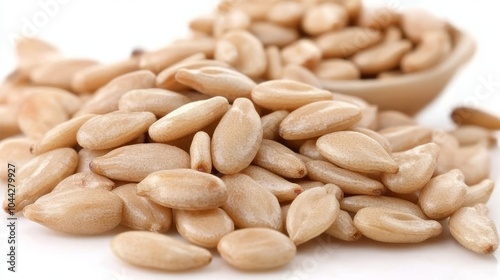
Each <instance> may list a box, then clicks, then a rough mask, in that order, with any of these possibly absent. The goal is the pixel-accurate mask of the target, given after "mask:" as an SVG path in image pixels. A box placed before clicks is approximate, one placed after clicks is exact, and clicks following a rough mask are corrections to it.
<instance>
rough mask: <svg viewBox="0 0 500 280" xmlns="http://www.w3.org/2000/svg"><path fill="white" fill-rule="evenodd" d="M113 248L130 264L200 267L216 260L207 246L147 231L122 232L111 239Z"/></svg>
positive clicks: (186, 267) (178, 268)
mask: <svg viewBox="0 0 500 280" xmlns="http://www.w3.org/2000/svg"><path fill="white" fill-rule="evenodd" d="M111 250H112V251H113V253H114V254H115V255H116V256H117V257H119V258H120V259H122V260H124V261H126V262H128V263H130V264H133V265H136V266H141V267H147V268H155V269H161V270H166V271H181V270H188V269H194V268H200V267H203V266H206V265H208V264H209V263H210V262H211V261H212V254H210V252H209V251H208V250H206V249H203V248H200V247H197V246H194V245H189V244H186V243H184V242H180V241H178V240H175V239H173V238H171V237H168V236H166V235H164V234H159V233H154V232H146V231H128V232H124V233H120V234H118V235H117V236H115V237H114V238H113V240H111Z"/></svg>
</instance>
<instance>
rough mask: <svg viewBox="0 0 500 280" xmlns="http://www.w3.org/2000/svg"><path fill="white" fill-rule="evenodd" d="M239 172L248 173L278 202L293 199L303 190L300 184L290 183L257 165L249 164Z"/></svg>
mask: <svg viewBox="0 0 500 280" xmlns="http://www.w3.org/2000/svg"><path fill="white" fill-rule="evenodd" d="M241 173H243V174H245V175H248V176H249V177H250V178H252V179H254V180H255V181H256V182H257V183H259V184H261V185H262V186H263V187H264V188H266V189H268V190H269V191H270V192H271V193H272V194H273V195H274V196H276V198H277V199H278V201H279V202H283V201H290V200H294V199H295V198H296V197H297V195H299V194H300V193H301V192H302V191H303V189H302V187H301V186H300V185H298V184H295V183H291V182H289V181H287V180H285V179H283V178H282V177H280V176H278V175H276V174H274V173H272V172H270V171H268V170H267V169H264V168H262V167H259V166H254V165H250V166H248V167H247V168H245V169H243V170H242V171H241Z"/></svg>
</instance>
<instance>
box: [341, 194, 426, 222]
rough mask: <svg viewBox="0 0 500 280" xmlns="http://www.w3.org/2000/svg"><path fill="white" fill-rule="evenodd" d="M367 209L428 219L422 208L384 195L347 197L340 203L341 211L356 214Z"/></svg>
mask: <svg viewBox="0 0 500 280" xmlns="http://www.w3.org/2000/svg"><path fill="white" fill-rule="evenodd" d="M366 207H378V208H387V209H391V210H393V211H397V212H401V213H408V214H411V215H414V216H417V217H419V218H422V219H427V217H426V216H425V215H424V213H423V212H422V210H420V207H418V206H417V205H416V204H414V203H411V202H409V201H406V200H404V199H401V198H396V197H389V196H382V195H377V196H374V195H356V196H350V197H346V198H344V199H342V200H341V201H340V209H342V210H345V211H348V212H351V213H356V212H358V211H359V210H361V209H363V208H366Z"/></svg>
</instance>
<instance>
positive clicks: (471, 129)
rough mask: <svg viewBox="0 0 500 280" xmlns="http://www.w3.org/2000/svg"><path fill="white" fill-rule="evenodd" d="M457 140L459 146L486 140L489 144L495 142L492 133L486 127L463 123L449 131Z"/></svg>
mask: <svg viewBox="0 0 500 280" xmlns="http://www.w3.org/2000/svg"><path fill="white" fill-rule="evenodd" d="M450 133H451V135H453V137H455V138H456V139H457V140H458V143H459V144H460V146H469V145H475V144H478V143H479V142H486V143H488V144H490V145H494V144H495V143H496V139H495V135H494V133H493V132H492V131H491V130H489V129H486V128H483V127H480V126H475V125H464V126H460V127H458V128H456V129H455V130H453V131H451V132H450Z"/></svg>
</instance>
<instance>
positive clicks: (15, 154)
mask: <svg viewBox="0 0 500 280" xmlns="http://www.w3.org/2000/svg"><path fill="white" fill-rule="evenodd" d="M34 143H35V141H34V140H31V139H29V138H27V137H16V138H7V139H4V140H2V141H0V179H3V180H7V179H8V174H9V173H8V172H7V169H8V164H9V163H11V164H13V165H15V166H16V167H17V168H21V167H22V166H24V165H25V164H26V163H27V162H29V161H30V160H32V159H33V158H34V157H35V156H34V155H33V154H31V152H30V148H31V145H33V144H34Z"/></svg>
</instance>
